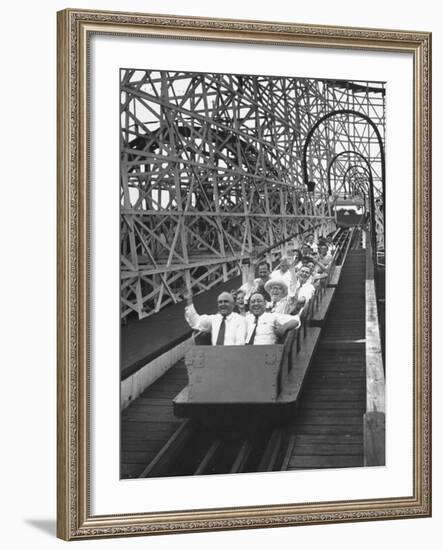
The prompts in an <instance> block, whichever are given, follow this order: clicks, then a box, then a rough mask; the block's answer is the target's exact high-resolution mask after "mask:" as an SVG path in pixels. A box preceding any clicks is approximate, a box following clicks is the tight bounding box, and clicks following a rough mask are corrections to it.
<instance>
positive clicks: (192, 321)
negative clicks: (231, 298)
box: [184, 291, 212, 332]
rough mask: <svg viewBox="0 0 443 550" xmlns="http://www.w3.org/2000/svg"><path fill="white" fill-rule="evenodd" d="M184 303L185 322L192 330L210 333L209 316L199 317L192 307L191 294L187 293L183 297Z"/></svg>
mask: <svg viewBox="0 0 443 550" xmlns="http://www.w3.org/2000/svg"><path fill="white" fill-rule="evenodd" d="M184 298H185V301H186V307H185V320H186V322H187V323H188V325H189V326H190V327H191V328H193V329H194V330H201V331H202V332H210V331H211V327H212V323H211V316H210V315H199V314H198V313H197V311H196V309H195V307H194V302H193V295H192V292H190V291H187V292H186V293H185V295H184Z"/></svg>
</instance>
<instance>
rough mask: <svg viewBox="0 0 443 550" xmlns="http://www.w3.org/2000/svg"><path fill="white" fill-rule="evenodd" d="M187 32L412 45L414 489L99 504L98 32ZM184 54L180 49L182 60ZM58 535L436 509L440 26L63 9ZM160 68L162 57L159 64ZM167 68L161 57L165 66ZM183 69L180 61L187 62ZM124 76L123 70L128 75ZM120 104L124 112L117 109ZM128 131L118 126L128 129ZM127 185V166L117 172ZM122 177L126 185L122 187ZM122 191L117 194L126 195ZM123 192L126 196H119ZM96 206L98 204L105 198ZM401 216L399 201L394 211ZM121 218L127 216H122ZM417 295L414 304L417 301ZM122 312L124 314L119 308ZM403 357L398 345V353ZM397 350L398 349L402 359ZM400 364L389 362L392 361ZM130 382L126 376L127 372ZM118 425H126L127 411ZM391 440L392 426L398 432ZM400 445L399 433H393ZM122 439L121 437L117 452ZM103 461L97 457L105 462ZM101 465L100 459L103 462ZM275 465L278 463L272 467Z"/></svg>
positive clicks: (323, 46) (293, 41)
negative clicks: (434, 112) (434, 144)
mask: <svg viewBox="0 0 443 550" xmlns="http://www.w3.org/2000/svg"><path fill="white" fill-rule="evenodd" d="M96 36H102V37H108V38H109V39H110V40H112V38H113V37H125V38H126V39H128V40H130V39H134V40H137V41H140V40H143V39H150V40H157V41H158V43H159V44H162V40H164V39H180V40H187V41H193V42H198V43H199V44H201V47H202V48H203V47H205V46H208V45H209V44H212V43H214V44H219V45H220V44H222V45H223V44H247V45H252V46H257V47H259V46H260V47H262V46H272V47H273V48H300V47H302V48H315V49H317V50H318V51H320V52H328V51H331V50H334V51H338V50H344V51H350V52H354V53H355V54H359V53H361V55H363V54H364V52H369V53H374V52H380V54H386V55H389V54H405V55H409V56H410V57H411V67H412V75H413V76H412V78H413V82H412V83H411V96H412V97H413V101H412V103H413V105H412V112H413V144H412V151H413V158H412V159H410V160H411V166H412V171H413V173H412V181H413V189H412V192H411V198H412V199H411V200H412V203H413V204H412V207H411V209H410V210H411V212H412V213H413V215H412V217H413V219H412V220H411V224H412V229H413V231H412V234H411V236H409V234H407V235H406V236H405V239H406V240H407V246H408V249H409V250H410V255H411V258H412V261H411V263H410V265H409V267H407V268H406V270H407V269H409V271H410V272H412V286H413V295H412V296H410V297H408V300H407V301H408V303H409V306H410V307H411V311H412V319H413V329H412V331H411V332H412V333H411V334H410V335H409V336H405V338H409V340H410V344H411V345H410V347H411V350H412V354H411V355H412V356H411V365H412V368H411V385H412V391H411V395H412V397H413V403H412V407H411V410H412V414H411V418H412V427H411V440H412V442H413V445H412V447H413V449H412V455H411V456H412V460H411V468H410V472H409V477H410V483H411V487H412V490H411V493H410V494H406V495H400V496H399V495H395V496H392V497H386V496H385V495H384V496H382V497H379V498H376V497H375V498H372V497H371V498H365V497H362V498H352V499H340V500H335V499H332V500H331V499H324V500H321V501H312V502H311V501H309V502H307V501H300V502H298V501H297V498H296V497H295V496H294V499H291V500H290V501H284V502H281V503H278V504H276V503H275V501H273V502H272V504H270V503H267V502H269V501H267V496H266V494H264V495H263V500H262V501H260V502H255V503H254V504H253V505H250V506H244V505H242V506H238V505H232V506H215V507H198V508H195V507H189V508H186V507H185V506H181V507H180V509H172V508H170V509H165V508H163V507H161V505H159V506H158V507H156V503H155V495H153V496H152V499H151V500H152V505H151V506H150V507H149V508H150V511H148V512H147V511H146V510H144V509H140V510H137V511H136V512H131V513H128V512H126V511H123V512H121V511H119V510H115V511H113V512H112V513H109V514H107V513H104V514H102V513H100V511H99V512H98V513H95V511H94V510H93V506H92V501H93V500H94V494H93V490H92V484H91V480H92V479H93V478H94V475H95V472H94V469H93V465H92V460H91V455H90V447H91V439H93V438H94V433H93V422H92V412H91V410H92V409H93V408H94V403H93V402H91V399H92V396H91V379H92V371H91V368H92V367H91V349H92V347H93V346H94V341H93V338H92V336H91V333H92V332H91V331H92V329H93V328H94V322H95V321H94V315H93V314H92V309H91V308H92V302H91V293H93V289H91V264H92V263H93V261H94V260H95V258H94V257H91V256H92V254H93V250H92V248H91V236H92V237H93V232H94V223H93V218H94V215H95V206H94V205H93V203H92V199H91V196H93V190H92V189H91V181H92V178H91V172H92V168H91V165H90V158H91V148H94V147H96V146H97V144H95V143H93V142H92V143H91V124H92V122H91V116H92V115H91V104H90V89H91V79H92V78H94V77H95V75H94V70H95V66H93V64H92V63H91V41H92V39H93V38H94V37H96ZM177 64H179V61H177ZM57 68H58V167H57V170H58V171H57V179H58V188H57V189H58V245H57V246H58V249H57V253H58V374H57V376H58V389H57V398H58V473H57V476H58V512H57V516H58V519H57V523H58V536H59V537H60V538H63V539H65V540H73V539H82V538H95V537H96V538H99V537H114V536H129V535H142V534H143V535H152V534H162V533H185V532H197V531H216V530H228V529H249V528H257V527H277V526H291V525H294V526H295V525H308V524H319V523H336V522H352V521H367V520H381V519H401V518H417V517H428V516H430V515H431V435H430V428H431V351H430V350H431V265H430V262H431V252H430V245H431V234H430V231H431V220H430V217H431V203H430V201H431V34H430V33H427V32H413V31H398V30H379V29H362V28H345V27H327V26H313V25H300V24H294V23H277V22H259V21H236V20H221V19H206V18H202V17H179V16H165V15H149V14H135V13H132V14H130V13H116V12H96V11H88V10H75V9H69V10H64V11H62V12H59V13H58V65H57ZM155 68H157V69H158V68H159V67H155ZM160 68H161V67H160ZM177 68H178V69H180V67H177ZM116 78H117V81H118V75H117V77H116ZM109 116H111V117H113V116H115V117H117V119H118V116H119V115H118V106H116V112H115V113H109ZM116 139H117V136H116ZM115 179H116V185H117V186H118V174H116V175H115ZM116 188H117V187H116ZM117 196H118V195H117V194H116V197H117ZM116 200H117V202H118V198H117V199H116ZM93 206H94V207H93ZM388 216H389V211H388ZM116 223H117V222H116ZM411 303H412V305H411ZM116 322H118V320H116ZM391 360H392V357H391ZM393 360H394V361H395V358H394V359H393ZM387 372H389V367H388V371H387ZM115 383H116V384H118V381H115ZM115 430H118V421H116V425H115ZM387 441H388V442H389V434H388V439H387ZM388 446H389V443H388ZM118 452H119V449H118V448H116V449H115V453H116V456H117V455H118ZM95 466H96V467H97V464H95ZM99 466H100V465H98V467H99ZM265 475H266V474H265Z"/></svg>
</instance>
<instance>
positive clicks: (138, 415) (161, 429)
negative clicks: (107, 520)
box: [120, 361, 188, 479]
mask: <svg viewBox="0 0 443 550" xmlns="http://www.w3.org/2000/svg"><path fill="white" fill-rule="evenodd" d="M187 383H188V375H187V373H186V367H185V364H184V361H180V362H178V363H177V364H176V365H174V366H173V367H172V368H171V369H170V370H169V371H168V372H167V373H166V374H164V375H163V376H162V377H161V378H159V379H158V380H157V381H156V382H154V384H152V385H151V386H150V387H149V388H147V389H146V390H145V391H144V392H143V393H142V395H141V396H140V397H139V398H138V399H136V400H135V401H134V402H133V403H132V404H131V405H130V406H129V407H127V409H125V410H124V411H123V412H122V418H121V441H120V451H121V454H120V464H121V469H120V478H121V479H128V478H134V477H138V476H139V475H140V474H141V473H142V472H143V470H144V469H145V468H146V465H147V464H148V463H149V462H150V461H151V460H152V459H153V458H154V457H155V455H156V454H157V453H158V452H159V451H160V449H161V448H162V447H163V445H164V444H165V442H166V441H167V440H168V439H169V438H170V436H171V435H172V434H173V433H174V431H175V430H176V429H177V428H178V426H179V425H180V423H181V422H182V421H181V420H180V419H178V418H176V417H175V416H174V413H173V411H172V399H173V397H175V396H176V395H177V393H179V391H180V390H181V389H182V388H183V387H184V386H186V384H187Z"/></svg>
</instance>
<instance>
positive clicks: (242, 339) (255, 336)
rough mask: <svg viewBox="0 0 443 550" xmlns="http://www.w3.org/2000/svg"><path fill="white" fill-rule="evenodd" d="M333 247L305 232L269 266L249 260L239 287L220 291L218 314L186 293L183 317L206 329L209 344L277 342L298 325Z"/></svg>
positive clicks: (324, 273)
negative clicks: (299, 242)
mask: <svg viewBox="0 0 443 550" xmlns="http://www.w3.org/2000/svg"><path fill="white" fill-rule="evenodd" d="M334 252H335V249H334V245H333V243H332V242H331V240H330V239H319V240H318V242H315V238H314V235H313V234H311V235H308V236H307V237H306V240H305V241H304V243H303V244H302V246H301V247H300V248H299V249H296V250H295V251H294V252H293V254H292V255H285V256H282V257H281V258H280V259H279V260H278V262H277V265H276V267H275V269H274V270H273V271H271V269H270V266H269V264H268V263H267V262H261V263H258V265H257V264H256V263H254V262H251V263H250V265H249V268H248V273H247V274H246V276H244V279H245V281H244V283H243V284H242V286H241V287H240V288H238V289H236V290H235V291H233V292H222V293H221V294H220V295H219V296H218V298H217V312H216V313H213V314H203V315H201V314H199V313H197V311H196V309H195V307H194V304H193V298H192V294H191V293H188V294H186V296H185V298H186V303H187V305H186V308H185V319H186V321H187V322H188V324H189V325H190V326H191V327H192V328H193V329H195V330H197V331H200V332H203V333H209V334H210V335H211V343H212V344H213V345H266V344H275V343H276V342H277V341H278V340H279V339H280V338H281V337H282V336H283V335H284V334H285V333H286V331H287V330H289V329H291V328H297V327H298V326H300V323H301V320H300V319H301V318H302V316H303V315H304V313H305V312H306V310H307V307H308V304H309V302H310V301H311V300H312V298H313V296H314V294H315V291H316V288H317V287H318V286H319V285H320V284H321V282H322V280H325V279H326V278H327V277H328V275H329V271H330V268H331V265H332V261H333V256H334Z"/></svg>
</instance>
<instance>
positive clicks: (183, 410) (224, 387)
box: [173, 327, 320, 421]
mask: <svg viewBox="0 0 443 550" xmlns="http://www.w3.org/2000/svg"><path fill="white" fill-rule="evenodd" d="M319 334H320V328H316V327H309V328H308V329H307V330H306V329H305V328H304V327H302V328H300V329H295V330H290V331H288V332H287V334H286V338H285V340H284V343H283V344H276V345H266V346H208V345H199V344H198V343H197V344H196V345H192V346H191V348H190V349H189V351H188V352H187V353H186V356H185V363H186V367H187V371H188V378H189V384H188V385H187V386H186V387H185V388H184V389H183V390H182V391H181V392H180V393H179V394H178V395H177V396H176V397H175V398H174V400H173V406H174V414H175V415H176V416H179V417H192V418H200V419H205V421H211V419H219V418H220V417H226V416H229V415H230V416H231V417H234V418H238V419H239V418H244V416H245V415H247V416H249V415H253V416H255V415H256V414H257V413H263V412H266V416H267V417H268V418H270V417H272V418H279V419H285V418H289V416H290V415H291V414H293V413H294V410H295V407H296V404H297V399H298V396H299V394H300V390H301V388H302V384H303V380H304V377H305V374H306V371H307V369H308V367H309V363H310V361H311V358H312V355H313V352H314V349H315V346H316V344H317V341H318V337H319ZM302 339H303V340H304V341H303V346H301V345H300V341H301V340H302ZM197 342H198V339H197ZM239 415H240V416H239Z"/></svg>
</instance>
